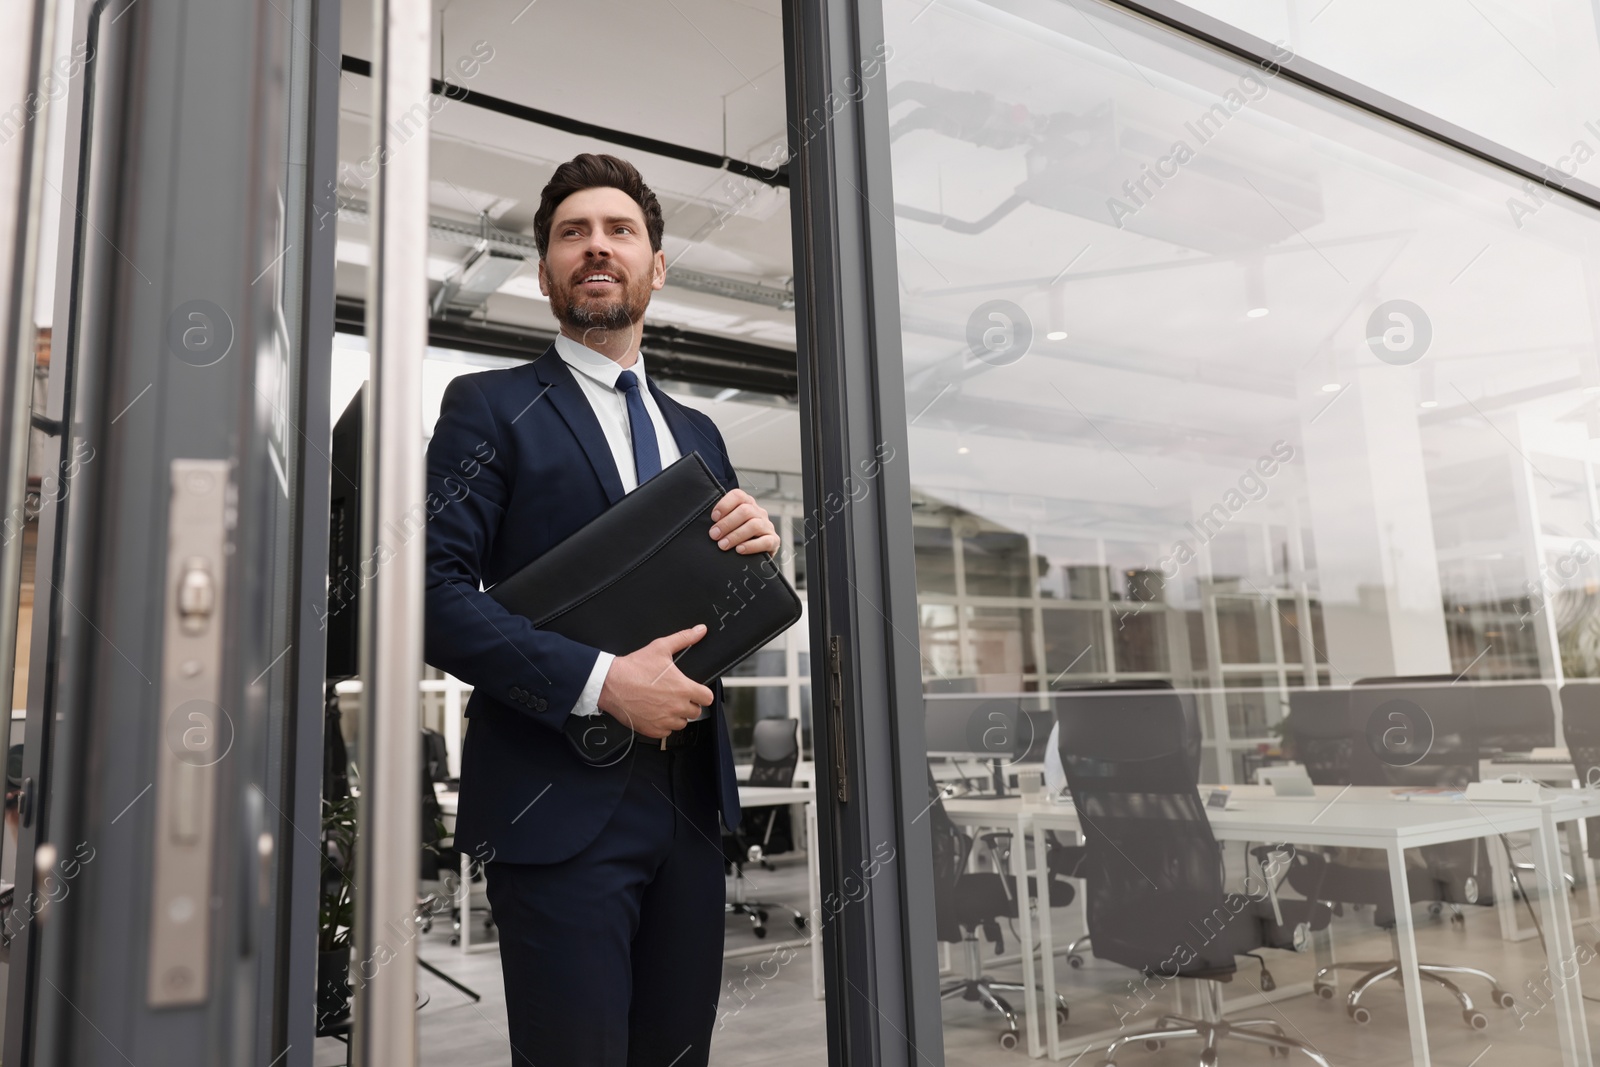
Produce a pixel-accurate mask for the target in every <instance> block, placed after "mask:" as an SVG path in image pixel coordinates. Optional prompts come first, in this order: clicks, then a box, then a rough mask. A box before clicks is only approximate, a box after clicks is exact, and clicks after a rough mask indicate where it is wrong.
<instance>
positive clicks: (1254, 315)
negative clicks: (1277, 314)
mask: <svg viewBox="0 0 1600 1067" xmlns="http://www.w3.org/2000/svg"><path fill="white" fill-rule="evenodd" d="M1271 313H1272V309H1271V308H1251V309H1250V310H1249V311H1246V312H1245V313H1244V317H1245V318H1247V319H1264V318H1266V317H1267V316H1268V315H1270V314H1271Z"/></svg>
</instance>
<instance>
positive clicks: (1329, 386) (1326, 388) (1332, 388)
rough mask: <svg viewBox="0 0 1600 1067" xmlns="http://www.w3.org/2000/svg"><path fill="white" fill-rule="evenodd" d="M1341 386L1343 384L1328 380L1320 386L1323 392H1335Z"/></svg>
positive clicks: (1341, 387)
mask: <svg viewBox="0 0 1600 1067" xmlns="http://www.w3.org/2000/svg"><path fill="white" fill-rule="evenodd" d="M1343 388H1344V386H1342V385H1340V384H1339V383H1338V382H1329V383H1328V384H1327V385H1324V386H1323V387H1322V391H1323V392H1324V393H1337V392H1338V391H1339V390H1341V389H1343Z"/></svg>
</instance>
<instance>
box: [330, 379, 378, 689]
mask: <svg viewBox="0 0 1600 1067" xmlns="http://www.w3.org/2000/svg"><path fill="white" fill-rule="evenodd" d="M366 404H367V387H366V386H365V385H362V386H361V388H360V389H358V390H356V395H355V397H354V399H352V400H351V401H350V403H349V404H348V405H347V406H346V407H345V409H344V414H342V415H340V416H339V421H338V422H336V423H334V426H333V443H332V447H331V448H330V449H329V452H328V455H329V459H330V461H331V466H332V477H331V479H330V485H329V488H330V490H331V492H330V495H329V499H328V600H327V604H326V605H325V608H324V612H325V614H324V615H323V619H324V622H325V623H326V625H325V627H324V630H325V631H326V634H327V657H328V659H327V670H326V672H325V675H326V677H327V679H328V680H329V681H339V680H340V679H344V678H354V677H355V676H356V675H357V674H359V673H360V671H361V667H360V663H359V660H360V655H361V652H360V641H361V638H360V635H361V587H362V582H363V575H362V570H361V473H362V472H361V438H362V432H363V426H364V423H365V421H366V417H365V416H366Z"/></svg>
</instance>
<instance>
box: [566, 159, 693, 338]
mask: <svg viewBox="0 0 1600 1067" xmlns="http://www.w3.org/2000/svg"><path fill="white" fill-rule="evenodd" d="M665 281H666V257H665V256H664V255H663V254H662V253H661V252H659V251H656V250H654V249H652V248H651V247H650V238H649V235H648V233H647V232H646V225H645V220H644V215H643V213H642V212H641V210H640V208H639V205H638V204H636V203H634V201H633V199H632V198H631V197H630V196H628V194H626V193H624V192H623V191H622V190H620V189H613V188H610V187H608V186H601V187H597V188H593V189H583V190H581V191H579V192H576V193H573V194H572V195H571V196H569V197H567V198H566V199H565V200H563V201H562V202H561V203H560V205H558V206H557V208H556V210H555V213H554V218H553V219H552V220H551V225H550V234H549V241H548V247H547V249H546V252H545V255H544V258H543V259H541V260H540V261H539V285H540V288H541V289H542V290H543V291H544V293H545V295H547V296H548V297H549V298H550V311H551V313H552V314H554V315H555V317H556V318H557V319H558V320H559V321H560V322H561V326H562V330H563V332H566V333H569V334H571V335H572V336H574V337H575V338H577V339H579V340H582V341H583V342H584V343H585V344H589V345H590V346H591V347H602V345H603V344H604V343H608V342H607V339H605V338H602V337H600V336H599V335H600V333H602V332H606V333H615V334H620V335H631V333H632V332H633V328H634V326H635V325H636V324H638V323H640V322H643V321H644V314H645V309H646V308H647V307H648V306H649V304H650V294H651V293H652V292H654V291H655V290H657V289H659V288H661V286H662V285H663V284H665ZM597 342H598V343H597Z"/></svg>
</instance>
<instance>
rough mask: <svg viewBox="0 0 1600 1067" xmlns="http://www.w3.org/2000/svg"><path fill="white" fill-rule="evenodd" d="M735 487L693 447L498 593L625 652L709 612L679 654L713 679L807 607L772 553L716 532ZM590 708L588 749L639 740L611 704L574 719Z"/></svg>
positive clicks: (544, 623)
mask: <svg viewBox="0 0 1600 1067" xmlns="http://www.w3.org/2000/svg"><path fill="white" fill-rule="evenodd" d="M724 493H725V490H724V489H723V488H722V486H721V485H720V484H718V482H717V480H716V478H715V477H714V476H713V475H712V473H711V470H710V468H709V467H707V466H706V464H705V461H704V460H703V459H701V458H700V456H699V454H698V453H695V452H690V453H689V454H688V455H686V456H684V457H683V458H682V459H680V460H678V461H677V462H675V463H673V464H672V465H671V466H670V467H668V468H666V469H665V470H663V471H662V472H661V473H660V474H657V475H656V476H655V477H654V478H651V479H650V480H649V481H647V482H645V483H644V484H643V485H641V486H639V488H637V489H635V490H634V491H633V492H631V493H629V494H627V495H626V496H624V497H623V498H622V499H621V500H619V501H617V502H616V503H615V504H613V505H611V507H609V508H607V509H606V510H605V511H604V512H602V513H601V514H600V515H598V516H596V517H595V518H594V519H593V520H592V521H590V522H589V523H588V524H587V525H585V526H584V527H583V528H582V529H580V530H578V531H577V532H576V533H574V534H572V535H571V536H570V537H568V538H567V539H566V540H564V541H562V542H561V543H560V544H559V545H557V546H556V547H554V548H552V549H550V551H548V552H546V553H545V554H544V555H542V556H540V557H539V558H538V559H536V560H534V561H533V562H532V563H530V564H528V565H527V566H526V567H524V568H522V570H520V571H518V572H517V573H516V574H514V575H512V576H511V577H510V578H507V579H505V580H504V581H502V582H499V583H498V584H496V585H495V586H494V587H493V588H491V589H489V590H488V592H489V595H490V596H492V597H494V598H495V600H497V601H499V602H500V603H501V604H503V605H505V607H506V608H508V609H509V610H511V611H514V612H516V613H517V614H518V615H522V616H525V617H527V618H528V619H530V620H532V622H533V624H534V626H536V627H537V628H539V629H541V630H550V631H553V632H555V633H558V634H561V635H563V636H565V637H570V638H571V639H572V640H574V641H579V642H582V643H583V644H586V645H591V646H593V647H595V648H598V649H600V650H601V651H604V652H610V653H613V654H615V655H618V656H621V655H626V654H627V653H629V652H633V651H635V650H636V649H639V648H642V647H644V646H645V645H647V644H649V643H650V642H651V641H654V640H655V639H656V638H658V637H665V636H666V635H667V634H670V633H675V632H676V631H678V630H684V629H687V628H689V627H691V626H693V625H695V624H696V623H705V625H706V634H705V636H704V637H702V638H701V639H700V640H699V641H697V642H696V643H695V644H693V645H690V646H689V647H688V648H686V649H684V650H683V651H682V652H681V653H679V654H678V657H677V660H676V663H677V666H678V669H679V670H680V671H682V672H683V673H684V674H685V675H687V676H688V677H690V678H692V679H694V680H695V681H697V682H701V683H703V684H706V685H709V684H710V683H711V681H712V680H713V679H715V678H717V677H719V676H720V675H722V674H723V673H724V672H725V671H727V670H728V669H729V668H730V667H732V666H733V665H734V664H736V663H738V662H739V661H740V660H742V659H744V658H745V657H746V656H748V655H749V654H750V653H752V652H754V651H755V650H756V649H758V648H760V647H762V646H763V645H765V644H766V643H767V642H769V641H771V640H772V639H773V638H774V637H776V636H778V635H779V634H780V633H782V632H783V631H784V630H786V629H788V628H789V627H790V626H792V625H794V623H795V622H796V621H798V620H799V618H800V598H799V597H798V596H796V595H795V591H794V589H792V588H791V587H790V585H789V583H788V581H786V580H785V579H784V577H783V573H782V571H781V570H780V569H779V566H778V563H777V561H776V560H775V559H773V557H772V556H771V555H770V554H754V555H744V554H741V553H739V552H737V551H736V550H734V549H728V550H727V551H723V550H722V549H720V548H718V547H717V543H716V542H715V541H713V540H712V539H711V537H710V536H709V534H708V531H709V530H710V529H711V526H712V521H711V509H712V507H713V506H715V504H716V502H717V501H718V500H720V499H722V497H723V495H724ZM584 718H585V717H583V716H572V717H571V718H569V720H568V728H567V734H568V736H569V737H570V738H572V739H573V742H574V744H575V745H577V747H578V749H579V751H580V753H582V754H583V755H584V756H585V757H586V758H590V759H597V760H599V759H606V758H610V757H611V756H612V755H614V754H615V753H616V752H617V751H618V750H619V746H625V745H627V744H631V743H632V732H631V731H630V730H627V729H626V728H624V727H621V725H620V724H618V723H617V722H616V720H615V719H613V718H612V717H611V716H610V715H607V714H604V713H602V714H600V715H598V716H595V717H593V719H592V720H591V721H587V722H585V721H576V722H575V721H573V720H583V719H584Z"/></svg>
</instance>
